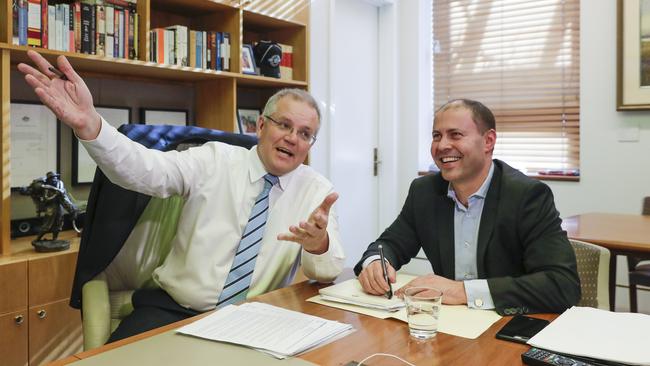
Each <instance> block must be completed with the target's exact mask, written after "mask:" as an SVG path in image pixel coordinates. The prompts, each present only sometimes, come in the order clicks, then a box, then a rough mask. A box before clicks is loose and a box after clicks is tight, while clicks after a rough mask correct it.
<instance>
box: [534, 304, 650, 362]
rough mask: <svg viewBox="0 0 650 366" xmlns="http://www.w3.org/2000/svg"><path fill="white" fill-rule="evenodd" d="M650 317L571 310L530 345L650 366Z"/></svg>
mask: <svg viewBox="0 0 650 366" xmlns="http://www.w3.org/2000/svg"><path fill="white" fill-rule="evenodd" d="M648 329H650V315H646V314H638V313H614V312H611V311H606V310H600V309H594V308H587V307H576V306H574V307H572V308H571V309H569V310H567V311H565V312H564V313H563V314H562V315H560V316H559V317H558V318H557V319H555V320H554V321H552V322H551V324H549V325H547V326H546V328H544V329H542V331H541V332H539V333H537V335H535V336H534V337H533V338H531V339H530V340H529V341H528V344H530V345H531V346H535V347H538V348H544V349H548V350H551V351H554V352H559V353H567V354H571V355H576V356H585V357H590V358H596V359H600V360H606V361H614V362H620V363H625V364H630V365H650V347H648V344H649V343H648V334H647V332H648Z"/></svg>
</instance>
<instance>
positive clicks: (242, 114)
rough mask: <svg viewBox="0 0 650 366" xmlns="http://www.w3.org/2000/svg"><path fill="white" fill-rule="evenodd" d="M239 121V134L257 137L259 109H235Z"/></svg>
mask: <svg viewBox="0 0 650 366" xmlns="http://www.w3.org/2000/svg"><path fill="white" fill-rule="evenodd" d="M237 116H238V119H239V133H243V134H245V135H251V136H257V119H258V118H259V117H260V110H259V109H248V108H239V109H237Z"/></svg>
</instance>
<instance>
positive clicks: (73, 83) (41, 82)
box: [18, 50, 101, 140]
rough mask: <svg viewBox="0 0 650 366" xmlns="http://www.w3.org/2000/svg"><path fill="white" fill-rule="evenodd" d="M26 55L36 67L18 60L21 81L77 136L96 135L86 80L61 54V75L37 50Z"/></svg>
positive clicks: (88, 137)
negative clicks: (23, 77)
mask: <svg viewBox="0 0 650 366" xmlns="http://www.w3.org/2000/svg"><path fill="white" fill-rule="evenodd" d="M27 56H29V58H30V59H31V60H32V61H33V62H34V64H35V65H36V67H37V68H38V69H36V68H34V67H32V66H29V65H27V64H24V63H20V64H18V70H20V72H22V73H23V74H25V80H26V81H27V83H28V84H29V85H30V86H31V87H32V88H33V89H34V92H35V93H36V95H38V97H39V99H40V100H41V102H43V104H44V105H46V106H47V107H48V108H49V109H50V110H52V112H53V113H54V114H55V115H56V117H57V118H58V119H59V120H61V121H63V123H65V124H66V125H68V126H70V128H72V130H73V131H74V133H75V134H76V135H77V136H78V137H80V138H82V139H84V140H92V139H94V138H95V137H97V135H98V134H99V130H100V127H101V117H100V116H99V114H98V113H97V111H96V110H95V107H94V105H93V97H92V95H91V94H90V91H89V90H88V87H87V86H86V83H85V82H84V81H83V79H82V78H81V77H80V76H79V75H78V74H77V73H76V72H75V71H74V69H73V68H72V66H71V65H70V62H68V60H67V59H66V58H65V56H62V55H61V56H59V57H58V58H57V66H58V69H59V70H60V71H61V72H62V73H63V75H65V77H59V76H57V74H56V73H55V71H52V70H53V69H54V67H53V66H52V64H50V63H49V62H48V61H47V60H46V59H45V58H44V57H43V56H41V55H40V54H38V53H37V52H35V51H32V50H29V51H27ZM54 70H55V69H54ZM65 79H67V80H65Z"/></svg>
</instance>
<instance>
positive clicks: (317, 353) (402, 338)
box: [57, 282, 557, 365]
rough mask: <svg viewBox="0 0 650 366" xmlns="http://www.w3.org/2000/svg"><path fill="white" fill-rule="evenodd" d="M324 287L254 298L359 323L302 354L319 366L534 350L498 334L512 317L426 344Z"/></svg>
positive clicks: (466, 358)
mask: <svg viewBox="0 0 650 366" xmlns="http://www.w3.org/2000/svg"><path fill="white" fill-rule="evenodd" d="M323 286H324V285H319V284H313V283H309V282H301V283H298V284H295V285H292V286H290V287H287V288H284V289H280V290H276V291H273V292H270V293H268V294H265V295H262V296H259V297H257V298H255V299H253V301H260V302H265V303H268V304H272V305H276V306H281V307H283V308H287V309H291V310H295V311H300V312H303V313H307V314H313V315H317V316H320V317H323V318H326V319H331V320H337V321H341V322H346V323H350V324H352V325H353V326H354V328H355V329H356V332H354V333H352V334H350V335H348V336H346V337H344V338H342V339H339V340H338V341H336V342H333V343H330V344H328V345H326V346H323V347H320V348H318V349H315V350H313V351H311V352H308V353H306V354H304V355H301V356H300V358H301V359H304V360H307V361H309V362H313V363H315V364H318V365H345V364H347V363H348V362H349V361H351V360H355V361H361V360H362V359H364V358H366V357H367V356H369V355H371V354H373V353H379V352H382V353H391V354H394V355H397V356H399V357H402V358H404V359H406V360H408V361H409V362H412V363H415V364H418V365H488V364H490V365H522V362H521V354H522V353H523V352H525V351H526V350H527V349H528V346H526V345H522V344H516V343H511V342H506V341H502V340H498V339H496V338H494V335H495V334H496V332H497V331H498V330H499V329H500V328H501V327H502V326H503V325H504V324H505V323H506V322H507V321H508V320H509V319H510V317H505V318H503V319H501V320H499V321H498V322H497V323H495V324H494V325H492V327H490V328H489V329H488V330H487V331H486V332H485V333H484V334H483V335H481V336H480V337H479V338H477V339H466V338H460V337H455V336H451V335H447V334H444V333H439V334H438V335H437V336H436V337H435V338H434V339H433V340H432V341H428V342H421V341H416V340H413V339H411V338H410V337H409V335H408V328H407V325H406V323H403V322H401V321H398V320H394V319H386V320H381V319H376V318H373V317H369V316H365V315H360V314H356V313H351V312H347V311H344V310H339V309H335V308H330V307H327V306H322V305H318V304H313V303H310V302H306V301H305V300H306V299H308V298H310V297H312V296H314V295H315V294H316V293H317V292H318V289H319V288H320V287H323ZM556 316H557V315H551V314H543V315H538V317H540V318H544V319H554V318H555V317H556ZM192 320H193V319H187V320H184V321H181V322H178V323H174V324H170V325H168V326H165V327H162V328H159V329H154V330H152V331H149V332H147V333H143V334H140V335H137V336H134V337H131V338H128V339H124V340H122V341H119V342H116V343H114V344H110V345H106V346H103V347H100V348H97V349H94V350H90V351H86V352H82V353H79V354H77V355H76V356H75V357H76V359H85V358H88V357H92V356H94V355H97V354H98V353H102V352H106V351H107V350H110V349H113V348H116V347H120V346H122V345H124V344H128V343H132V342H136V341H138V340H142V339H144V338H148V337H151V336H153V335H157V334H160V333H163V332H166V331H168V330H170V329H174V328H177V327H179V326H181V325H184V324H187V323H189V322H191V321H192ZM166 352H168V351H166ZM269 357H270V356H269ZM70 362H74V360H71V359H66V360H62V361H61V362H60V363H57V365H63V364H67V363H70ZM366 364H367V365H387V364H390V365H393V364H394V365H397V364H399V363H398V362H396V361H395V360H389V359H387V358H384V357H375V358H373V359H371V360H370V361H368V362H367V363H366Z"/></svg>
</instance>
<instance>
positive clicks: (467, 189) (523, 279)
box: [355, 99, 580, 315]
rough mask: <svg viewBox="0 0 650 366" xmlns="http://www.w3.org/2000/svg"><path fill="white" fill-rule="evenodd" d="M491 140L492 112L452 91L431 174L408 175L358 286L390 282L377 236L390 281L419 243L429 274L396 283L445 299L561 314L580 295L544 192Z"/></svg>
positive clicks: (438, 117) (379, 287) (381, 287)
mask: <svg viewBox="0 0 650 366" xmlns="http://www.w3.org/2000/svg"><path fill="white" fill-rule="evenodd" d="M495 143H496V130H495V121H494V116H493V114H492V112H491V111H490V110H489V109H488V108H487V107H485V106H484V105H483V104H481V103H479V102H476V101H471V100H465V99H459V100H454V101H451V102H449V103H447V104H446V105H444V106H443V107H441V108H440V109H439V110H438V111H437V112H436V114H435V118H434V125H433V141H432V143H431V156H432V157H433V159H434V161H435V163H436V165H437V166H438V167H439V168H440V173H438V174H435V175H429V176H425V177H421V178H418V179H416V180H415V181H413V183H412V184H411V187H410V189H409V193H408V197H407V198H406V202H405V204H404V207H403V208H402V211H401V212H400V214H399V216H398V217H397V219H396V220H395V222H393V224H391V225H390V226H389V227H388V228H387V229H386V231H384V233H383V234H382V235H381V236H380V237H379V239H377V241H375V242H374V243H372V244H371V245H370V246H369V247H368V250H367V251H366V252H365V253H364V255H363V257H362V258H361V260H360V261H359V263H358V264H357V265H356V267H355V273H356V274H357V275H358V276H359V281H360V283H361V285H362V286H363V288H364V290H365V291H367V292H368V293H371V294H376V295H380V294H384V293H385V292H387V291H388V289H389V287H388V283H386V281H385V280H384V277H383V273H382V269H381V262H380V261H379V260H378V259H379V255H378V245H379V244H382V246H383V249H384V252H385V258H386V261H387V262H388V275H389V279H390V281H391V282H394V281H395V270H396V269H399V268H400V267H401V266H403V265H404V264H406V263H408V262H409V261H410V260H411V258H413V257H415V256H416V255H417V253H418V251H419V250H420V248H422V249H423V250H424V253H425V254H426V256H427V258H428V259H429V261H430V262H431V265H432V267H433V271H434V273H432V274H428V275H425V276H421V277H418V278H416V279H415V280H413V281H411V282H410V283H409V284H407V285H406V286H405V287H404V288H408V287H412V286H430V287H435V288H438V289H440V290H442V291H443V303H446V304H467V305H468V306H469V307H472V308H481V309H496V311H497V312H499V313H500V314H505V315H511V314H525V313H536V312H562V311H563V310H564V309H566V308H568V307H571V306H572V305H575V304H576V303H577V302H578V301H579V300H580V280H579V278H578V273H577V270H576V259H575V255H574V253H573V250H572V248H571V246H570V244H569V241H568V239H567V236H566V232H564V231H563V230H562V228H561V227H560V225H561V219H560V218H559V213H558V211H557V210H556V209H555V204H554V201H553V194H552V192H551V190H550V189H549V187H548V186H547V185H545V184H544V183H542V182H540V181H537V180H534V179H531V178H528V177H527V176H526V175H524V174H522V173H520V172H519V171H517V170H515V169H513V168H511V167H510V166H508V165H507V164H506V163H504V162H502V161H499V160H496V159H495V160H493V159H492V153H493V151H494V145H495ZM404 288H402V289H399V290H398V291H397V294H398V295H400V294H401V293H402V292H403V291H404Z"/></svg>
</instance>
